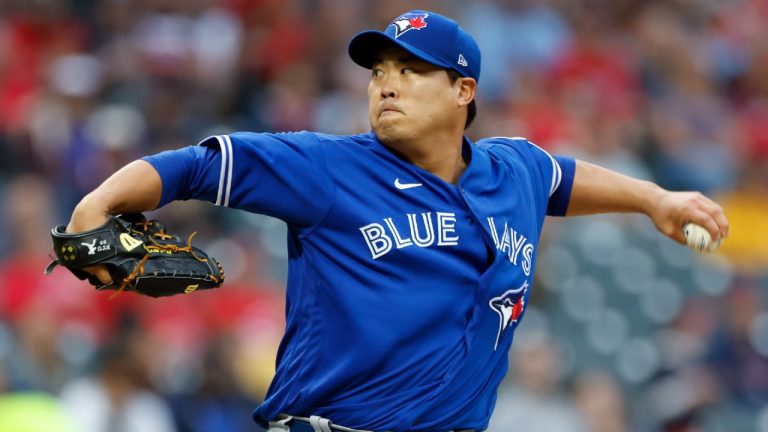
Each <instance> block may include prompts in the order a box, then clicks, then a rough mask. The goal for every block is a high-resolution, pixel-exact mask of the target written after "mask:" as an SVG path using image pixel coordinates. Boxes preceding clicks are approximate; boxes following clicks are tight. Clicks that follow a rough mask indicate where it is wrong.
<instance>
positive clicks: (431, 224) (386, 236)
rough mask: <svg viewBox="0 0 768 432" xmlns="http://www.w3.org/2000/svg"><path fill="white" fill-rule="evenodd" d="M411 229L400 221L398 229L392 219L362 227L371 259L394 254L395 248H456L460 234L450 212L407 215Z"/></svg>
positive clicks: (454, 217)
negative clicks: (435, 246) (434, 245)
mask: <svg viewBox="0 0 768 432" xmlns="http://www.w3.org/2000/svg"><path fill="white" fill-rule="evenodd" d="M406 219H407V220H408V226H407V227H406V226H405V224H403V223H402V222H401V225H402V226H400V227H398V225H397V223H396V222H395V220H394V219H393V218H391V217H387V218H384V219H383V220H382V221H383V223H378V222H373V223H370V224H368V225H366V226H363V227H360V232H361V233H362V234H363V238H364V239H365V243H366V244H367V245H368V250H370V252H371V258H373V259H378V258H381V257H383V256H384V255H386V254H388V253H389V252H391V251H392V248H393V247H394V248H395V249H396V250H397V249H402V248H405V247H408V246H414V245H415V246H418V247H421V248H425V247H429V246H432V245H433V244H435V243H436V244H437V246H457V245H458V244H459V235H458V234H457V233H456V215H455V214H454V213H447V212H435V213H434V216H433V213H432V212H426V213H418V214H417V213H408V214H406Z"/></svg>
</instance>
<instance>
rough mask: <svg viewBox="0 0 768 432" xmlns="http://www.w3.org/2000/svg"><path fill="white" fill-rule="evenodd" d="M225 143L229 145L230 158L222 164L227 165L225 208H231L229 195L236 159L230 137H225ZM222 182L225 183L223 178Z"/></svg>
mask: <svg viewBox="0 0 768 432" xmlns="http://www.w3.org/2000/svg"><path fill="white" fill-rule="evenodd" d="M224 141H226V143H227V153H228V154H229V158H227V159H225V160H222V162H221V163H222V164H224V162H225V161H226V163H227V170H226V171H227V185H226V188H225V193H224V207H229V193H230V192H231V191H232V160H233V159H234V153H233V152H232V140H230V139H229V135H224ZM221 181H224V178H223V176H222V179H221Z"/></svg>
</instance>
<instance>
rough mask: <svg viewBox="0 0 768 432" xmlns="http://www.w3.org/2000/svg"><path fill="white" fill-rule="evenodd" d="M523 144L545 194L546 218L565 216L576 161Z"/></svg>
mask: <svg viewBox="0 0 768 432" xmlns="http://www.w3.org/2000/svg"><path fill="white" fill-rule="evenodd" d="M523 142H524V146H525V147H526V150H527V151H528V153H529V155H530V157H531V158H532V159H533V161H534V162H535V167H536V170H537V171H538V174H539V179H540V182H541V185H542V186H543V187H544V191H545V193H546V194H547V195H546V200H547V201H546V202H547V216H565V213H566V212H567V211H568V203H569V201H570V199H571V189H572V188H573V176H574V174H575V171H576V161H575V160H574V159H573V158H570V157H566V156H552V155H551V154H549V152H547V151H546V150H544V149H543V148H541V147H539V146H537V145H536V144H534V143H532V142H530V141H528V140H524V141H523Z"/></svg>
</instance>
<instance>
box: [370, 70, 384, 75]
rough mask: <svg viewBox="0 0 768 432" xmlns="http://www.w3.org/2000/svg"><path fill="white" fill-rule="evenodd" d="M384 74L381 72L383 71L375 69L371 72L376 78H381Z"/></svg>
mask: <svg viewBox="0 0 768 432" xmlns="http://www.w3.org/2000/svg"><path fill="white" fill-rule="evenodd" d="M383 73H384V72H382V71H381V69H373V70H372V71H371V74H372V75H373V76H375V77H380V76H381V75H382V74H383Z"/></svg>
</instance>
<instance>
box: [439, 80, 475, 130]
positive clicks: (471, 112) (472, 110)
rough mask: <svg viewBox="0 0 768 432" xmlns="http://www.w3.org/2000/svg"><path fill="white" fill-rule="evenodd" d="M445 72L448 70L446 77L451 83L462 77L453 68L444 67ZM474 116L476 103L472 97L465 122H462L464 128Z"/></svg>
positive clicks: (465, 128)
mask: <svg viewBox="0 0 768 432" xmlns="http://www.w3.org/2000/svg"><path fill="white" fill-rule="evenodd" d="M446 72H448V79H449V80H451V84H454V83H456V80H458V79H459V78H463V75H461V74H460V73H458V72H457V71H455V70H453V69H446ZM476 116H477V103H475V99H472V102H470V103H469V106H467V122H466V123H464V130H467V129H469V127H470V126H471V125H472V122H473V121H474V120H475V117H476Z"/></svg>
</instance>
